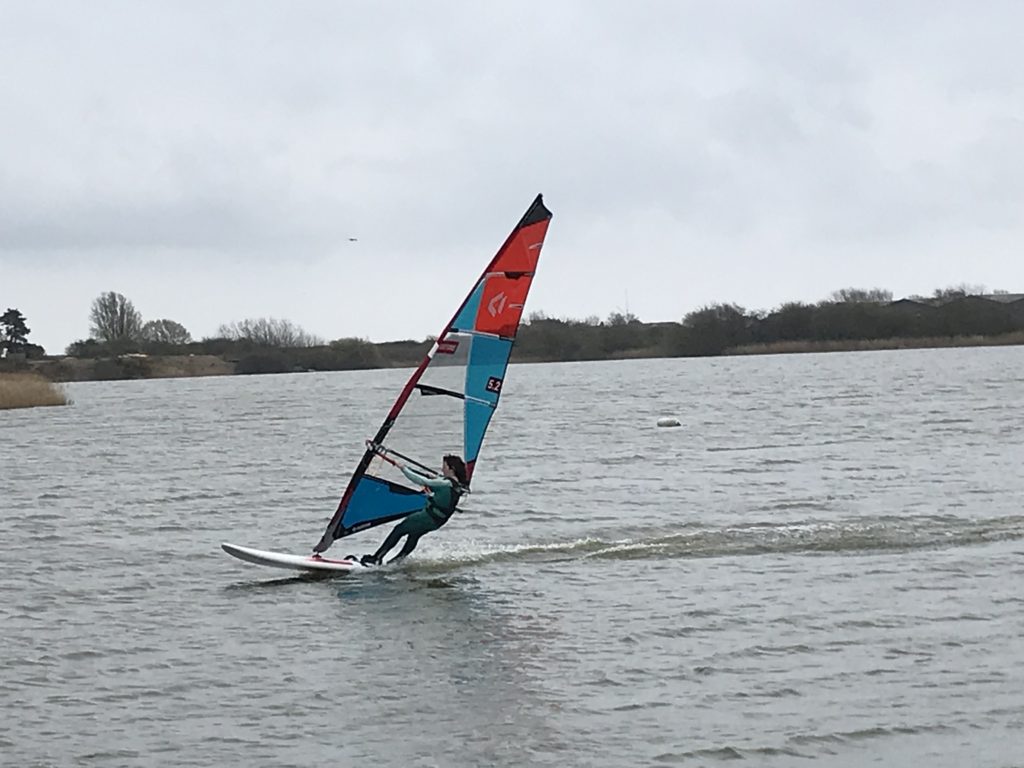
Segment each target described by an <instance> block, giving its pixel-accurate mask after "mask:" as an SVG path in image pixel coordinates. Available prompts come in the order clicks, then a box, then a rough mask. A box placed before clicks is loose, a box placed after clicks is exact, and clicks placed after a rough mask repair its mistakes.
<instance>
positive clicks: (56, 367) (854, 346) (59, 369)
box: [0, 331, 1024, 382]
mask: <svg viewBox="0 0 1024 768" xmlns="http://www.w3.org/2000/svg"><path fill="white" fill-rule="evenodd" d="M1022 344H1024V331H1013V332H1011V333H1006V334H999V335H995V336H980V335H971V336H968V335H964V336H942V337H927V338H891V339H867V340H864V339H861V340H855V339H851V340H845V341H799V340H794V341H776V342H766V343H762V344H744V345H741V346H737V347H730V348H727V349H725V350H724V351H723V352H722V353H721V354H720V355H708V356H706V357H734V356H750V355H789V354H805V353H822V352H864V351H872V350H900V349H945V348H951V347H995V346H1013V345H1022ZM674 357H686V358H691V359H692V358H694V357H701V356H694V355H685V356H676V355H664V354H657V352H656V351H655V350H643V349H637V350H623V351H620V352H618V353H616V354H610V355H604V356H599V357H598V356H594V357H588V358H585V360H586V361H591V362H593V361H600V360H654V359H671V358H674ZM512 362H513V363H559V362H583V360H581V359H580V358H564V357H562V358H559V357H554V356H545V355H536V354H534V355H531V354H520V355H514V356H513V360H512ZM414 365H415V363H414V362H410V361H409V360H405V359H402V360H396V361H391V364H389V365H377V366H369V367H368V366H363V367H359V368H355V367H353V368H347V369H342V370H385V369H388V368H405V367H410V366H414ZM237 368H238V363H237V361H234V360H231V359H229V358H226V357H223V356H219V355H138V354H136V355H121V356H119V357H100V358H74V357H46V358H43V359H40V360H30V361H26V362H22V363H11V362H10V361H5V360H0V375H2V374H4V372H16V371H20V372H25V371H30V372H32V373H37V374H40V375H42V376H44V377H46V378H47V379H49V380H50V381H53V382H74V381H124V380H133V379H168V378H199V377H204V376H234V375H245V374H244V373H239V372H238V370H237ZM315 370H318V369H308V368H298V369H293V370H290V371H279V372H282V373H295V372H306V371H315Z"/></svg>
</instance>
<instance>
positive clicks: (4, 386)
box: [0, 373, 71, 410]
mask: <svg viewBox="0 0 1024 768" xmlns="http://www.w3.org/2000/svg"><path fill="white" fill-rule="evenodd" d="M70 402H71V400H70V399H69V398H68V396H67V393H66V392H65V391H64V387H62V386H60V385H58V384H54V383H53V382H52V381H50V380H49V379H47V378H44V377H43V376H40V375H39V374H37V373H0V410H3V409H5V408H35V407H36V406H41V405H68V404H69V403H70Z"/></svg>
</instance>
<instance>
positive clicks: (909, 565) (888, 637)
mask: <svg viewBox="0 0 1024 768" xmlns="http://www.w3.org/2000/svg"><path fill="white" fill-rule="evenodd" d="M407 373H408V372H407V371H394V370H392V371H365V372H351V373H334V374H299V375H282V376H267V377H252V378H243V377H234V378H212V379H189V380H166V381H137V382H115V383H84V384H76V385H72V386H71V387H70V394H71V396H72V397H73V399H74V400H75V404H74V406H72V407H70V408H47V409H30V410H24V411H11V412H0V465H2V468H3V469H2V471H0V508H2V514H0V540H2V541H3V559H2V563H3V566H2V573H3V578H2V581H0V641H2V643H0V714H2V717H3V727H2V728H0V764H2V765H4V766H8V765H9V766H19V768H21V767H24V766H234V765H238V766H242V765H245V766H249V765H268V766H270V765H273V766H303V768H305V767H306V766H310V765H322V764H328V763H329V764H331V765H337V766H349V765H358V764H360V763H365V764H368V765H379V766H392V765H394V766H491V765H494V766H559V767H564V766H608V767H609V768H610V767H612V766H615V767H616V768H618V767H621V766H633V765H644V766H647V765H685V766H690V765H709V766H714V765H720V764H722V765H724V764H729V765H734V764H741V765H742V764H746V765H751V766H791V765H803V764H813V765H820V766H863V765H868V764H881V765H929V766H968V765H969V766H975V767H988V766H991V767H993V768H1005V767H1006V766H1021V765H1024V653H1022V652H1021V648H1022V647H1024V646H1022V640H1021V635H1022V634H1024V501H1022V500H1024V471H1022V470H1021V466H1022V465H1024V417H1022V414H1024V348H1020V347H1016V348H987V349H963V350H922V351H902V352H867V353H850V354H832V355H800V356H776V357H749V358H720V359H702V360H650V361H630V362H608V363H581V364H550V365H519V366H514V367H513V368H512V369H511V370H510V372H509V375H508V379H507V382H506V385H505V391H504V394H503V398H502V406H501V408H500V409H499V411H498V413H497V416H496V418H495V421H494V423H493V426H492V430H491V432H490V434H489V436H488V439H487V442H486V444H485V446H484V451H483V454H482V456H481V460H480V463H479V465H478V470H477V474H476V476H475V478H474V493H473V494H472V495H471V496H470V497H469V498H468V500H467V501H466V502H465V503H464V506H465V507H466V508H467V510H468V511H467V512H466V513H465V514H463V515H459V516H457V517H456V518H454V519H453V521H452V522H451V523H449V525H448V526H446V527H445V528H444V529H443V530H441V531H440V532H438V533H436V534H432V535H430V536H428V537H426V538H424V539H423V541H422V542H421V544H420V548H419V549H418V550H417V551H416V553H415V554H414V556H413V557H412V558H411V559H410V560H409V561H407V563H406V564H404V565H403V566H401V567H399V568H396V569H393V570H386V571H378V572H372V571H371V572H364V573H361V574H359V575H357V576H348V577H341V578H335V579H331V580H318V581H311V580H304V579H298V578H289V576H288V574H287V572H277V571H271V570H268V569H261V568H257V567H255V566H251V565H247V564H245V563H241V562H239V561H236V560H233V559H231V558H229V557H228V556H226V555H225V554H223V553H222V552H221V551H220V549H219V544H220V542H221V541H233V542H235V543H239V544H247V545H251V546H256V547H260V548H267V549H277V550H283V551H293V552H300V553H301V552H306V551H309V549H310V548H311V547H312V545H313V544H314V543H315V542H316V541H317V540H318V539H319V536H320V534H321V533H322V531H323V527H324V525H325V524H326V521H327V519H328V518H329V517H330V515H331V514H332V513H333V511H334V508H335V506H336V505H337V499H338V496H339V495H340V493H341V491H342V490H343V488H344V485H345V483H346V481H347V478H348V474H349V472H350V471H351V469H352V467H353V466H354V464H355V462H356V460H357V459H358V457H359V455H360V453H361V450H362V441H363V439H364V438H365V437H367V436H369V435H370V434H372V433H373V432H374V431H375V429H376V427H377V426H378V423H379V421H380V420H381V418H382V417H383V414H384V411H385V410H386V409H387V407H388V406H389V405H390V403H391V401H392V399H393V398H394V396H395V393H396V390H397V388H398V386H399V385H400V384H401V382H402V381H403V380H404V378H405V377H406V375H407ZM662 415H672V416H676V417H677V418H679V420H680V421H681V422H682V424H683V426H682V427H681V428H676V429H663V428H662V429H659V428H657V427H656V426H655V423H656V421H657V419H658V417H659V416H662ZM386 532H387V528H378V529H375V530H372V531H368V532H364V533H362V534H359V535H357V536H355V537H353V538H351V539H346V540H342V541H339V542H338V543H337V544H336V545H335V547H334V549H332V550H331V552H332V553H337V554H345V553H347V552H366V551H371V550H372V549H374V548H375V547H376V545H377V544H378V543H379V541H380V540H381V539H382V537H383V536H384V535H385V534H386Z"/></svg>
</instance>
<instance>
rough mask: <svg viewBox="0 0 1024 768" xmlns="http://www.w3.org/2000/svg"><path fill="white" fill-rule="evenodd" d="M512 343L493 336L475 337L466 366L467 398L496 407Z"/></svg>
mask: <svg viewBox="0 0 1024 768" xmlns="http://www.w3.org/2000/svg"><path fill="white" fill-rule="evenodd" d="M511 354H512V342H511V341H509V340H507V339H499V338H495V337H493V336H474V337H473V346H472V347H470V350H469V364H468V365H467V366H466V397H475V398H477V399H478V400H484V401H486V402H488V403H491V404H494V405H496V404H497V403H498V397H499V395H501V383H502V381H504V379H505V369H506V368H508V358H509V355H511Z"/></svg>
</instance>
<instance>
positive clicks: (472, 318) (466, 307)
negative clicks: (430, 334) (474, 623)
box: [451, 279, 487, 331]
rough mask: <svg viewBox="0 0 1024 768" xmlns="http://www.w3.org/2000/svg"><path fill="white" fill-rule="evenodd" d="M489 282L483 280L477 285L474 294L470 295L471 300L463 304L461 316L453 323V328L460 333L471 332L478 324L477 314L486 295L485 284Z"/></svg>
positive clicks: (468, 299) (458, 315)
mask: <svg viewBox="0 0 1024 768" xmlns="http://www.w3.org/2000/svg"><path fill="white" fill-rule="evenodd" d="M486 282H487V280H486V279H485V280H481V281H480V282H478V283H477V284H476V288H474V289H473V291H472V293H470V294H469V298H467V299H466V303H465V304H463V306H462V309H461V310H460V311H459V314H457V315H456V316H455V319H454V320H453V321H452V324H451V327H452V328H454V329H456V330H460V331H471V330H473V324H474V323H475V322H476V315H477V312H478V311H479V310H480V297H481V296H483V295H484V284H485V283H486Z"/></svg>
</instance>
